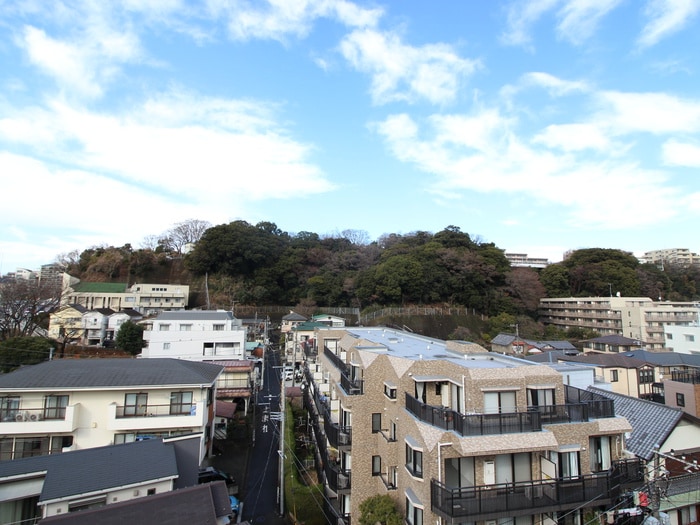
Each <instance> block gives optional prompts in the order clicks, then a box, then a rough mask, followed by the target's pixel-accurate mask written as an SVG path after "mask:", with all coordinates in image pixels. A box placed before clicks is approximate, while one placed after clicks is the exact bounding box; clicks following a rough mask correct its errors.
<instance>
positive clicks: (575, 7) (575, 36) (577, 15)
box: [557, 0, 622, 44]
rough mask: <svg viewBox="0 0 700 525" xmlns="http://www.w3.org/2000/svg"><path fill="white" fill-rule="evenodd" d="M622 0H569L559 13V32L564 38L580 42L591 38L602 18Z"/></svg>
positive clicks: (574, 42) (576, 42)
mask: <svg viewBox="0 0 700 525" xmlns="http://www.w3.org/2000/svg"><path fill="white" fill-rule="evenodd" d="M621 1H622V0H568V1H567V2H565V4H564V6H563V7H562V9H561V10H560V11H559V13H558V18H559V22H558V24H557V34H558V35H559V37H560V38H561V39H563V40H568V41H570V42H572V43H573V44H580V43H582V42H583V41H584V40H587V39H589V38H590V37H591V36H592V35H593V33H594V32H595V31H596V29H597V28H598V24H599V23H600V21H601V19H602V18H603V17H605V15H607V14H608V13H609V12H610V11H612V10H613V9H615V8H616V7H617V6H619V5H620V3H621Z"/></svg>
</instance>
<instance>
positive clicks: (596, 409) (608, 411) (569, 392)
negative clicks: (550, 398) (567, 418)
mask: <svg viewBox="0 0 700 525" xmlns="http://www.w3.org/2000/svg"><path fill="white" fill-rule="evenodd" d="M564 395H565V396H566V402H567V403H571V404H573V403H585V404H586V405H588V417H589V418H590V419H604V418H608V417H615V403H614V402H613V400H612V399H608V398H607V397H605V396H602V395H600V394H596V393H594V392H589V391H588V390H581V389H580V388H576V387H574V386H569V385H564Z"/></svg>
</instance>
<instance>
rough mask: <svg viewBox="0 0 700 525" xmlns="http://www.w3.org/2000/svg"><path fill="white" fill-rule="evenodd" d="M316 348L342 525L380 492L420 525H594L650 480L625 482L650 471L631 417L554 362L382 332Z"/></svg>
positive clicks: (318, 432) (334, 507)
mask: <svg viewBox="0 0 700 525" xmlns="http://www.w3.org/2000/svg"><path fill="white" fill-rule="evenodd" d="M316 341H317V343H318V359H317V360H316V361H312V360H309V361H308V362H307V364H308V368H307V370H306V381H307V383H308V388H306V389H305V403H306V406H307V409H308V410H309V413H310V415H311V422H312V425H313V427H314V435H315V436H316V438H317V441H316V444H317V455H318V457H317V462H318V463H319V464H321V465H322V468H321V471H322V472H321V473H322V476H321V478H322V482H323V483H324V484H325V489H326V495H327V496H328V498H327V506H328V508H327V509H326V510H327V512H329V513H331V514H332V515H333V516H334V517H335V518H337V519H338V520H339V521H338V523H340V522H341V521H342V522H345V523H349V522H353V523H355V522H356V520H357V519H358V517H359V515H360V511H359V507H360V504H361V503H362V502H363V501H364V500H365V499H367V498H368V497H370V496H374V495H377V494H383V495H388V496H389V497H391V498H392V499H393V500H394V501H395V503H396V506H397V508H399V509H400V510H401V511H402V513H404V523H406V524H409V525H421V524H434V523H438V524H447V523H452V524H458V523H477V522H480V523H484V522H485V523H496V520H499V522H500V520H501V519H503V520H505V521H504V522H503V523H509V524H513V523H514V524H515V525H521V524H529V525H531V524H533V523H556V522H557V520H559V522H560V523H566V524H574V523H583V515H584V513H585V512H587V511H590V510H591V509H594V508H598V507H600V506H605V505H610V504H613V503H614V502H615V498H616V497H617V495H618V492H619V490H620V487H621V486H622V485H621V484H620V482H621V481H622V482H623V483H626V481H634V482H639V483H641V482H642V480H641V479H638V478H639V475H638V472H639V471H638V470H637V469H636V468H635V469H629V472H634V476H632V477H634V480H633V479H631V478H630V479H629V480H627V479H626V478H625V476H626V474H623V475H622V477H621V478H617V477H616V476H617V475H619V474H620V473H621V472H628V467H629V465H631V464H632V463H634V464H638V462H637V460H631V459H630V460H626V459H623V457H624V450H625V433H626V432H629V431H630V430H631V426H630V424H629V422H628V421H627V419H625V418H623V417H618V416H616V415H615V412H614V406H613V404H612V403H611V402H610V401H609V400H606V399H604V398H603V397H602V396H591V395H590V393H587V392H585V391H583V390H579V389H577V388H574V387H571V386H568V385H565V384H564V381H563V379H562V375H561V374H560V373H558V372H557V371H555V370H554V369H552V368H551V367H549V366H547V365H543V364H534V363H530V362H527V361H524V360H522V359H517V358H514V357H509V356H503V355H499V354H493V353H490V352H488V351H486V350H485V349H484V348H482V347H480V346H478V345H476V344H473V343H468V342H463V341H448V342H444V341H440V340H436V339H431V338H426V337H422V336H418V335H416V334H413V333H408V332H402V331H396V330H392V329H388V328H383V327H370V328H368V327H364V328H363V327H360V328H345V329H333V328H319V329H317V331H316ZM620 469H622V470H620ZM623 478H625V479H623ZM506 517H507V518H506Z"/></svg>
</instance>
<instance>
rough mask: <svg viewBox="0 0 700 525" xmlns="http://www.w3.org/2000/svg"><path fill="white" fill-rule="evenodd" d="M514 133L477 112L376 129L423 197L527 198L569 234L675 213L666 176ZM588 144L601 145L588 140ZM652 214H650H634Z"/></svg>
mask: <svg viewBox="0 0 700 525" xmlns="http://www.w3.org/2000/svg"><path fill="white" fill-rule="evenodd" d="M516 127H517V122H516V121H515V120H513V119H512V118H509V117H507V116H503V115H500V114H499V113H498V112H497V111H495V110H480V111H479V112H477V113H475V114H473V115H451V116H449V117H446V116H440V117H432V118H430V119H429V120H428V121H427V123H426V125H425V126H423V128H424V129H423V128H422V127H421V126H419V124H418V122H416V121H415V120H413V119H411V118H410V117H408V116H406V115H402V116H394V117H391V118H388V119H386V120H385V121H383V122H381V123H379V124H378V125H377V127H376V130H377V133H378V134H379V135H380V136H381V137H382V138H383V139H384V140H385V141H386V144H387V146H388V147H389V148H390V149H391V151H392V152H393V153H394V155H395V156H396V157H397V158H399V159H400V160H401V161H403V162H407V163H410V164H413V165H415V166H416V167H417V168H419V169H421V170H422V171H425V172H426V173H430V174H432V175H433V176H434V178H435V179H434V182H432V183H426V186H428V190H427V191H431V192H433V193H435V194H437V195H440V196H441V197H445V198H447V197H451V198H458V197H459V195H460V194H462V193H463V192H469V191H476V192H482V193H500V194H511V195H519V196H520V197H523V198H524V196H527V198H526V200H528V201H529V203H530V205H529V206H530V207H534V208H536V207H538V206H540V205H542V206H544V207H546V208H547V209H549V210H551V212H552V213H557V214H558V216H559V221H560V223H561V224H562V225H567V227H570V228H572V229H589V228H601V229H623V228H627V227H635V226H641V225H646V224H651V223H654V222H655V221H658V220H662V219H665V218H668V217H671V216H674V215H676V214H677V213H680V211H679V208H678V206H677V204H678V201H679V199H681V197H682V195H681V193H680V191H679V190H678V189H676V188H674V187H673V186H671V185H669V181H668V180H667V176H666V174H664V173H662V172H658V171H655V170H650V169H647V168H644V167H641V166H639V165H637V164H636V162H634V161H630V160H627V159H625V158H620V159H615V158H613V159H608V160H605V161H595V160H592V159H587V158H586V157H582V156H579V155H577V154H576V153H577V152H578V150H579V149H581V144H579V145H578V146H579V147H578V148H569V149H570V150H571V151H572V152H573V153H567V154H554V153H553V152H551V151H547V150H539V149H533V148H531V147H529V146H528V145H527V144H526V143H525V142H523V140H522V139H521V138H519V137H518V136H517V135H516V133H515V131H514V130H515V129H516ZM584 129H586V128H584ZM406 130H410V131H406ZM568 131H573V130H568ZM589 131H591V130H589ZM474 136H477V137H478V138H479V139H481V140H478V139H477V140H474V138H473V137H474ZM592 136H594V137H595V134H594V133H592ZM448 137H466V138H464V139H463V140H459V141H458V140H455V139H451V140H450V139H448ZM542 140H544V139H542ZM596 140H598V141H601V144H602V143H604V141H605V139H604V137H602V136H598V137H597V138H595V139H590V141H591V142H592V143H594V144H595V143H596ZM564 149H566V148H564ZM652 208H653V209H655V210H657V211H656V212H655V213H654V214H642V213H639V212H638V211H639V210H640V209H652Z"/></svg>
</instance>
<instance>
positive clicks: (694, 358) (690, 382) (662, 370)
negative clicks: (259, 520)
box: [625, 350, 700, 417]
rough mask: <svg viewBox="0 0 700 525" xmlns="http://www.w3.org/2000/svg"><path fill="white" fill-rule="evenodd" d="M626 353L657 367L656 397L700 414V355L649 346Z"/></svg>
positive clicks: (684, 409) (656, 399)
mask: <svg viewBox="0 0 700 525" xmlns="http://www.w3.org/2000/svg"><path fill="white" fill-rule="evenodd" d="M625 355H626V356H629V357H631V358H634V359H639V360H641V361H644V362H645V363H647V364H648V365H649V366H653V367H654V377H656V382H655V383H654V385H653V388H654V395H653V397H652V398H651V399H652V400H653V401H656V402H657V403H662V404H665V405H668V406H670V407H676V408H679V409H681V410H683V411H684V412H687V413H688V414H690V415H691V416H695V417H698V416H700V412H698V410H700V355H693V354H677V353H676V352H649V351H646V350H636V351H634V352H628V353H626V354H625Z"/></svg>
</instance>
